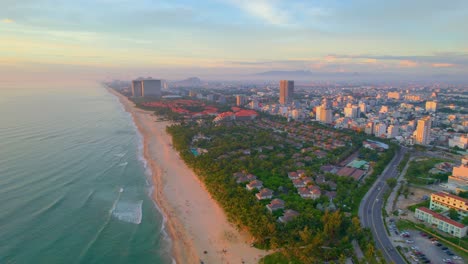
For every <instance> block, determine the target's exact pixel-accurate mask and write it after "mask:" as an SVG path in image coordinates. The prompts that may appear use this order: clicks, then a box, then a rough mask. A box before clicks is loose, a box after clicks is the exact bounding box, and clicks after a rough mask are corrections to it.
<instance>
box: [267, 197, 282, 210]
mask: <svg viewBox="0 0 468 264" xmlns="http://www.w3.org/2000/svg"><path fill="white" fill-rule="evenodd" d="M266 208H267V209H268V211H270V212H271V213H272V212H273V211H276V210H280V209H284V201H283V200H281V199H278V198H276V199H273V200H272V201H271V202H270V203H269V204H267V205H266Z"/></svg>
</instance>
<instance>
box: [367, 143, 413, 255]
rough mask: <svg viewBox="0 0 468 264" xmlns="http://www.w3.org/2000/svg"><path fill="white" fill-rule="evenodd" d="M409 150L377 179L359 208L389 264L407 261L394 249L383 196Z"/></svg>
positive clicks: (393, 160) (398, 157)
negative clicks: (387, 181) (384, 212)
mask: <svg viewBox="0 0 468 264" xmlns="http://www.w3.org/2000/svg"><path fill="white" fill-rule="evenodd" d="M406 151H407V148H405V147H402V148H401V149H400V150H399V151H398V152H397V153H396V155H395V157H394V158H393V159H392V161H391V162H390V163H389V164H388V166H387V167H386V168H385V170H384V171H383V173H382V175H381V176H380V177H379V178H378V179H377V181H376V182H375V183H374V185H373V186H372V187H371V189H370V190H369V191H368V192H367V194H366V195H365V196H364V199H363V200H362V201H361V204H360V206H359V218H360V219H361V223H362V225H363V226H364V227H368V228H370V229H371V231H372V234H373V236H374V240H375V243H376V246H377V248H378V249H380V250H381V251H382V253H383V255H384V257H385V259H386V261H387V262H388V263H392V262H393V263H396V264H405V263H406V262H405V260H404V259H403V258H402V256H401V255H400V254H399V253H398V251H397V250H396V249H395V248H394V247H393V245H392V242H391V241H390V239H389V237H388V235H387V231H386V230H385V226H384V222H383V219H382V208H383V206H385V205H384V203H383V202H384V201H383V195H384V193H385V192H386V191H387V190H388V186H387V184H386V180H387V179H389V178H395V177H397V176H398V169H397V166H398V164H399V163H400V162H401V161H402V159H403V157H404V155H405V153H406Z"/></svg>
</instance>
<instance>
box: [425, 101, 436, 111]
mask: <svg viewBox="0 0 468 264" xmlns="http://www.w3.org/2000/svg"><path fill="white" fill-rule="evenodd" d="M436 110H437V102H435V101H427V102H426V111H427V112H433V113H434V112H435V111H436Z"/></svg>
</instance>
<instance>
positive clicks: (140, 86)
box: [132, 79, 163, 97]
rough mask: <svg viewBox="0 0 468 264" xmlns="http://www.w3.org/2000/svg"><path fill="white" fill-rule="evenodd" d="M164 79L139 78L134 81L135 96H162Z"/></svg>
mask: <svg viewBox="0 0 468 264" xmlns="http://www.w3.org/2000/svg"><path fill="white" fill-rule="evenodd" d="M162 84H163V82H162V80H156V79H139V80H133V81H132V96H133V97H145V96H151V97H161V88H162Z"/></svg>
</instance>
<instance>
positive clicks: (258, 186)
mask: <svg viewBox="0 0 468 264" xmlns="http://www.w3.org/2000/svg"><path fill="white" fill-rule="evenodd" d="M245 188H247V190H249V191H252V190H254V189H257V190H260V189H261V188H263V182H262V181H259V180H253V181H251V182H250V183H248V184H247V185H245Z"/></svg>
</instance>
